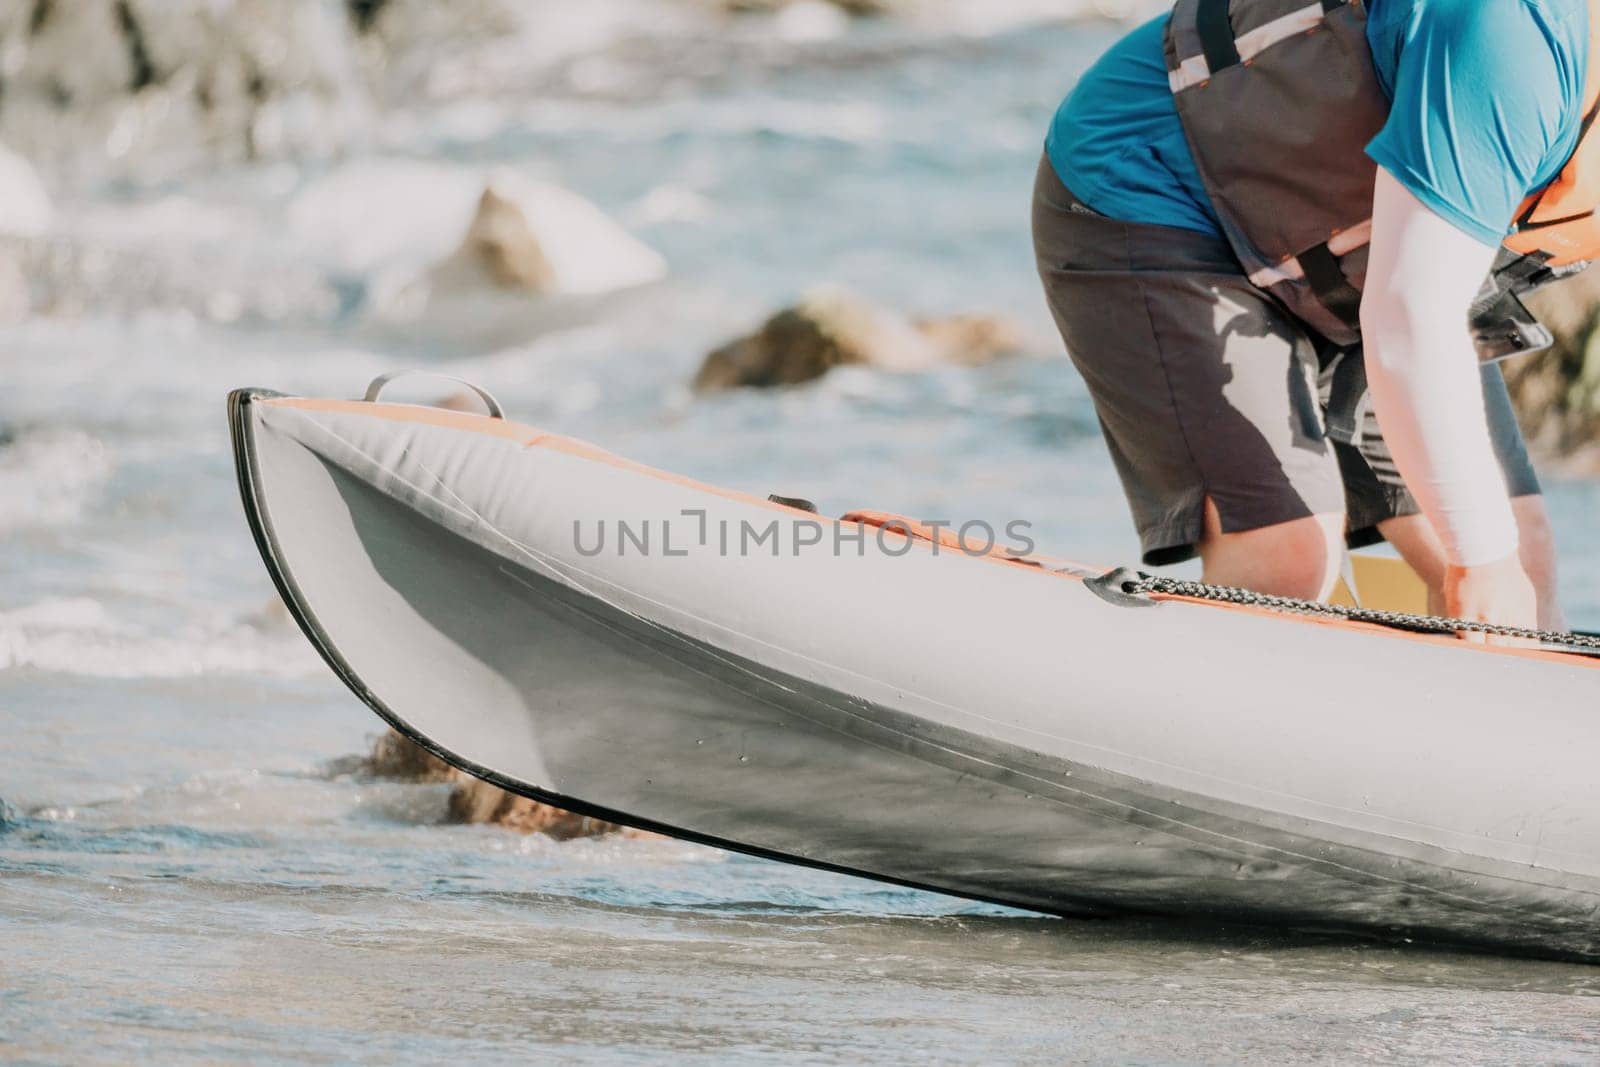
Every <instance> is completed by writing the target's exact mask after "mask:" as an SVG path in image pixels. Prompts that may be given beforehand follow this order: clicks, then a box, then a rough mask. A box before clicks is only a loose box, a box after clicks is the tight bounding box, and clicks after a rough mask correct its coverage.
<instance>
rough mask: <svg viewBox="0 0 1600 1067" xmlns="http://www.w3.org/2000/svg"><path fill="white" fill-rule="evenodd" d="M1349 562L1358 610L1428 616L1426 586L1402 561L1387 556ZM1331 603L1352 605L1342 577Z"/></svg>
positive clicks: (1352, 559)
mask: <svg viewBox="0 0 1600 1067" xmlns="http://www.w3.org/2000/svg"><path fill="white" fill-rule="evenodd" d="M1350 562H1351V564H1352V566H1353V567H1354V570H1355V578H1356V589H1357V590H1358V591H1359V592H1360V595H1361V606H1362V607H1364V608H1373V609H1375V610H1378V611H1404V612H1407V613H1409V614H1412V615H1426V614H1428V586H1427V584H1426V583H1425V582H1423V580H1422V579H1421V578H1420V577H1418V575H1417V572H1416V571H1414V570H1412V569H1411V565H1410V564H1409V563H1407V562H1406V561H1405V560H1403V559H1395V558H1393V557H1390V556H1351V557H1350ZM1333 602H1334V603H1335V604H1343V605H1345V606H1346V607H1354V606H1355V599H1354V598H1353V597H1351V595H1350V590H1349V588H1348V587H1347V586H1346V585H1345V582H1344V579H1342V578H1341V579H1340V580H1339V584H1338V586H1337V587H1335V589H1334V591H1333Z"/></svg>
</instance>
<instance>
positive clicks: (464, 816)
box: [360, 730, 658, 841]
mask: <svg viewBox="0 0 1600 1067" xmlns="http://www.w3.org/2000/svg"><path fill="white" fill-rule="evenodd" d="M360 769H361V770H362V771H364V772H365V773H367V774H371V775H373V776H375V777H379V778H393V779H397V780H399V781H404V782H451V783H454V786H455V788H453V789H451V790H450V800H449V813H450V821H451V822H456V823H464V824H474V825H476V824H487V825H493V826H503V827H505V828H506V829H508V830H515V831H517V832H518V833H524V834H544V835H546V836H547V837H552V838H554V839H555V840H557V841H569V840H572V839H574V838H579V837H606V836H609V835H612V834H617V835H620V836H623V837H630V838H654V837H657V836H658V835H656V834H651V833H646V832H644V831H642V830H634V829H631V828H629V827H625V826H618V825H617V824H616V823H610V822H606V821H604V820H602V819H593V818H590V817H588V816H587V815H578V814H575V813H573V812H570V811H563V810H562V809H561V808H557V807H552V806H551V805H549V804H544V803H541V802H540V801H537V800H530V799H528V798H527V797H523V796H518V795H517V794H515V793H508V792H506V791H505V790H504V789H501V788H500V787H499V786H496V785H491V784H489V783H488V782H485V781H482V780H481V779H478V778H474V777H472V776H471V775H468V774H465V773H463V772H461V771H458V770H456V769H455V768H454V767H452V766H450V765H449V764H448V763H446V762H444V761H443V760H441V759H440V758H439V757H437V756H435V755H433V754H432V753H430V752H428V751H427V750H426V749H424V748H422V747H421V746H420V745H417V744H415V743H413V742H412V741H410V740H408V739H407V738H405V737H402V736H401V735H400V734H399V733H397V732H396V731H394V730H390V731H388V732H387V733H385V734H384V735H383V736H382V737H380V738H378V740H377V743H376V744H374V745H373V748H372V755H371V757H369V758H368V760H367V761H366V763H365V765H364V766H363V767H361V768H360Z"/></svg>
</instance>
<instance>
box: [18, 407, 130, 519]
mask: <svg viewBox="0 0 1600 1067" xmlns="http://www.w3.org/2000/svg"><path fill="white" fill-rule="evenodd" d="M113 467H114V464H113V462H112V459H111V456H110V454H109V453H108V452H107V450H106V448H105V447H104V446H103V445H102V444H101V443H100V442H99V441H98V440H96V439H95V438H93V437H91V436H89V435H88V434H86V433H82V432H80V431H77V430H66V429H43V430H35V431H31V432H27V433H24V434H22V435H21V436H20V437H18V438H17V439H16V440H15V441H13V442H11V443H10V444H9V445H7V446H5V447H3V448H0V531H7V530H17V529H21V528H25V527H32V526H52V525H61V524H65V523H71V522H75V521H77V520H78V519H79V518H81V517H82V515H83V513H84V511H85V509H86V508H87V507H88V505H89V503H90V502H91V501H92V500H93V499H94V498H95V496H96V494H97V493H98V491H99V489H100V488H101V486H102V485H103V484H104V483H105V480H106V478H107V477H108V476H109V475H110V473H111V471H112V468H113Z"/></svg>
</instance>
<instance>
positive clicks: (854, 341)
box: [694, 288, 1023, 392]
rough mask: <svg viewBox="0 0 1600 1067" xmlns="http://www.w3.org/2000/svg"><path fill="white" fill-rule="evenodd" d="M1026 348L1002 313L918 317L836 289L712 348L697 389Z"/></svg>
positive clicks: (899, 367)
mask: <svg viewBox="0 0 1600 1067" xmlns="http://www.w3.org/2000/svg"><path fill="white" fill-rule="evenodd" d="M1022 347H1023V340H1022V334H1021V331H1020V330H1018V329H1017V328H1016V327H1014V326H1013V325H1011V324H1010V323H1007V322H1005V321H1004V320H1001V319H996V318H992V317H988V316H978V315H963V316H958V317H954V318H932V319H919V320H916V321H912V320H910V319H907V318H905V317H904V316H902V315H898V314H896V313H894V312H891V311H887V310H885V309H883V308H880V307H877V306H876V305H874V304H871V303H869V302H868V301H866V300H863V299H862V298H860V297H858V296H855V295H854V294H851V293H848V292H845V291H843V290H839V289H833V288H828V289H820V290H817V291H815V292H813V293H811V294H810V295H808V296H807V297H806V298H805V299H803V300H802V301H801V302H800V303H799V304H798V305H796V306H795V307H792V308H787V309H785V310H783V311H780V312H778V314H776V315H774V316H773V317H772V318H770V319H768V320H767V321H766V322H765V323H764V324H763V325H762V326H761V328H760V329H759V330H757V331H756V332H755V333H753V334H751V335H750V336H748V337H743V338H740V339H738V340H736V341H733V342H731V343H730V344H727V345H724V346H723V347H722V348H719V349H717V350H716V351H715V352H712V353H711V354H710V355H709V356H707V357H706V359H705V362H704V363H703V364H701V367H700V371H699V373H698V374H696V375H695V379H694V388H695V389H696V390H698V391H701V392H710V391H714V390H719V389H731V388H736V387H740V386H756V387H771V386H780V385H798V384H800V383H802V382H808V381H812V380H814V379H816V378H820V377H822V376H823V375H824V374H826V373H827V372H828V371H830V370H832V369H833V368H834V367H842V366H872V367H878V368H881V369H883V370H888V371H895V372H913V371H923V370H929V369H931V368H933V367H937V366H940V365H944V364H956V365H962V366H976V365H979V364H982V363H988V362H991V361H993V360H995V359H997V358H1000V357H1001V356H1005V355H1011V354H1014V353H1016V352H1018V351H1020V350H1021V349H1022Z"/></svg>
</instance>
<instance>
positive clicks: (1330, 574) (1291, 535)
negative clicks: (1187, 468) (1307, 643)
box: [1200, 498, 1344, 600]
mask: <svg viewBox="0 0 1600 1067" xmlns="http://www.w3.org/2000/svg"><path fill="white" fill-rule="evenodd" d="M1200 558H1201V559H1202V560H1204V561H1205V571H1204V574H1203V576H1202V577H1203V579H1204V580H1205V581H1207V582H1209V583H1211V584H1212V585H1226V586H1235V587H1237V588H1240V589H1253V590H1255V591H1256V592H1258V593H1268V594H1271V595H1272V596H1287V597H1298V598H1299V599H1302V600H1326V599H1328V596H1329V595H1330V594H1331V593H1332V592H1333V587H1334V585H1335V583H1337V582H1338V580H1339V568H1340V564H1341V563H1342V562H1343V561H1344V514H1343V513H1342V512H1339V513H1335V514H1326V515H1312V516H1309V517H1307V518H1304V519H1292V520H1290V521H1289V522H1284V523H1279V524H1277V525H1276V526H1264V527H1262V528H1260V529H1257V530H1244V531H1241V532H1239V533H1224V532H1223V531H1222V520H1221V517H1220V516H1219V515H1218V513H1217V507H1216V505H1215V504H1214V503H1212V501H1211V500H1210V499H1209V498H1208V499H1207V500H1206V531H1205V539H1204V540H1202V541H1201V542H1200Z"/></svg>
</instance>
